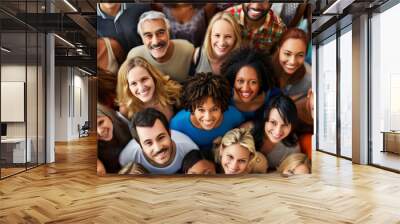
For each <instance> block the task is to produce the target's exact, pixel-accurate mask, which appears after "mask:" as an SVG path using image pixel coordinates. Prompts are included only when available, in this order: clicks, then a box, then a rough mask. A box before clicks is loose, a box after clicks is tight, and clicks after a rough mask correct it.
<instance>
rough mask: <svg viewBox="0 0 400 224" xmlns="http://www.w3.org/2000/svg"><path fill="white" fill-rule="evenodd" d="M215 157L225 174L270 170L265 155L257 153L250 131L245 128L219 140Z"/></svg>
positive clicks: (231, 131) (236, 129) (237, 129)
mask: <svg viewBox="0 0 400 224" xmlns="http://www.w3.org/2000/svg"><path fill="white" fill-rule="evenodd" d="M214 155H215V161H216V163H217V164H219V165H220V171H221V173H225V174H244V173H266V171H267V168H268V165H267V160H266V159H265V157H264V155H262V154H261V153H259V152H256V148H255V145H254V139H253V136H252V135H251V133H250V130H249V129H245V128H235V129H232V130H230V131H229V132H227V133H226V134H225V135H224V137H222V139H217V140H216V147H215V149H214Z"/></svg>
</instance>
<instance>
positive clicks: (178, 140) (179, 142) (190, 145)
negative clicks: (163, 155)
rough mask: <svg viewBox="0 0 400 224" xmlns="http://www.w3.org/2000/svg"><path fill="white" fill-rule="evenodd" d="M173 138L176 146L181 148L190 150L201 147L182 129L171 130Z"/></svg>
mask: <svg viewBox="0 0 400 224" xmlns="http://www.w3.org/2000/svg"><path fill="white" fill-rule="evenodd" d="M171 138H172V140H173V141H174V142H175V144H176V147H177V148H179V150H184V151H189V150H192V149H198V148H199V147H198V146H197V145H196V143H194V142H193V140H192V139H191V138H190V137H189V136H187V135H185V134H184V133H182V132H180V131H176V130H171Z"/></svg>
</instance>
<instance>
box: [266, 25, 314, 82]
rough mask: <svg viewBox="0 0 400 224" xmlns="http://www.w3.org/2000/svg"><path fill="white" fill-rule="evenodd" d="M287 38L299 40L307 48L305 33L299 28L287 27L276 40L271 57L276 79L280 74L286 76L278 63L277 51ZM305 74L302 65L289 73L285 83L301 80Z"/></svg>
mask: <svg viewBox="0 0 400 224" xmlns="http://www.w3.org/2000/svg"><path fill="white" fill-rule="evenodd" d="M289 39H298V40H301V41H302V42H303V43H304V46H305V47H306V49H307V43H308V40H307V34H306V33H305V32H304V31H303V30H301V29H299V28H289V29H287V30H286V31H285V32H284V33H283V34H282V36H281V38H280V39H279V42H278V48H277V49H276V50H275V52H274V55H273V58H272V60H273V68H274V71H275V72H274V73H275V75H276V76H277V79H278V80H279V79H280V78H281V77H282V76H288V75H287V74H286V72H285V71H284V70H283V68H282V66H281V65H280V63H279V51H280V49H281V47H282V45H283V44H284V43H285V42H286V41H287V40H289ZM305 74H306V68H305V66H304V65H303V66H301V67H300V68H299V69H297V71H296V72H295V73H294V74H293V75H291V76H290V77H289V79H288V81H287V84H292V83H296V82H297V81H299V80H301V79H302V78H303V77H304V75H305Z"/></svg>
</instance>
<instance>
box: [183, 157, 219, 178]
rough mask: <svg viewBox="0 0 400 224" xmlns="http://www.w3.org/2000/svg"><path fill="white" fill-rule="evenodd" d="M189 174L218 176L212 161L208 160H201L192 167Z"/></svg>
mask: <svg viewBox="0 0 400 224" xmlns="http://www.w3.org/2000/svg"><path fill="white" fill-rule="evenodd" d="M187 174H205V175H210V174H211V175H212V174H216V172H215V165H214V163H212V162H211V161H208V160H205V159H203V160H199V161H198V162H197V163H195V164H194V165H193V166H192V167H190V168H189V169H188V171H187Z"/></svg>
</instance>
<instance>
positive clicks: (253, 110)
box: [221, 48, 280, 120]
mask: <svg viewBox="0 0 400 224" xmlns="http://www.w3.org/2000/svg"><path fill="white" fill-rule="evenodd" d="M265 58H266V55H263V54H261V53H259V52H256V51H254V50H252V49H250V48H242V49H239V50H237V51H234V52H233V53H232V54H231V56H230V57H229V58H228V59H227V60H226V62H225V63H224V64H223V66H222V69H221V72H222V74H223V76H225V77H227V78H228V80H229V82H230V84H231V87H232V95H233V96H232V99H231V105H232V106H234V107H236V108H237V109H238V110H239V111H240V112H242V114H243V116H244V117H245V119H246V120H254V119H255V118H256V117H262V112H263V109H264V105H266V104H267V103H268V101H269V100H270V98H271V97H272V96H276V95H278V94H279V93H280V90H279V88H276V87H275V83H276V82H275V80H274V75H273V72H272V68H271V66H269V65H268V64H266V63H267V62H265Z"/></svg>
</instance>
